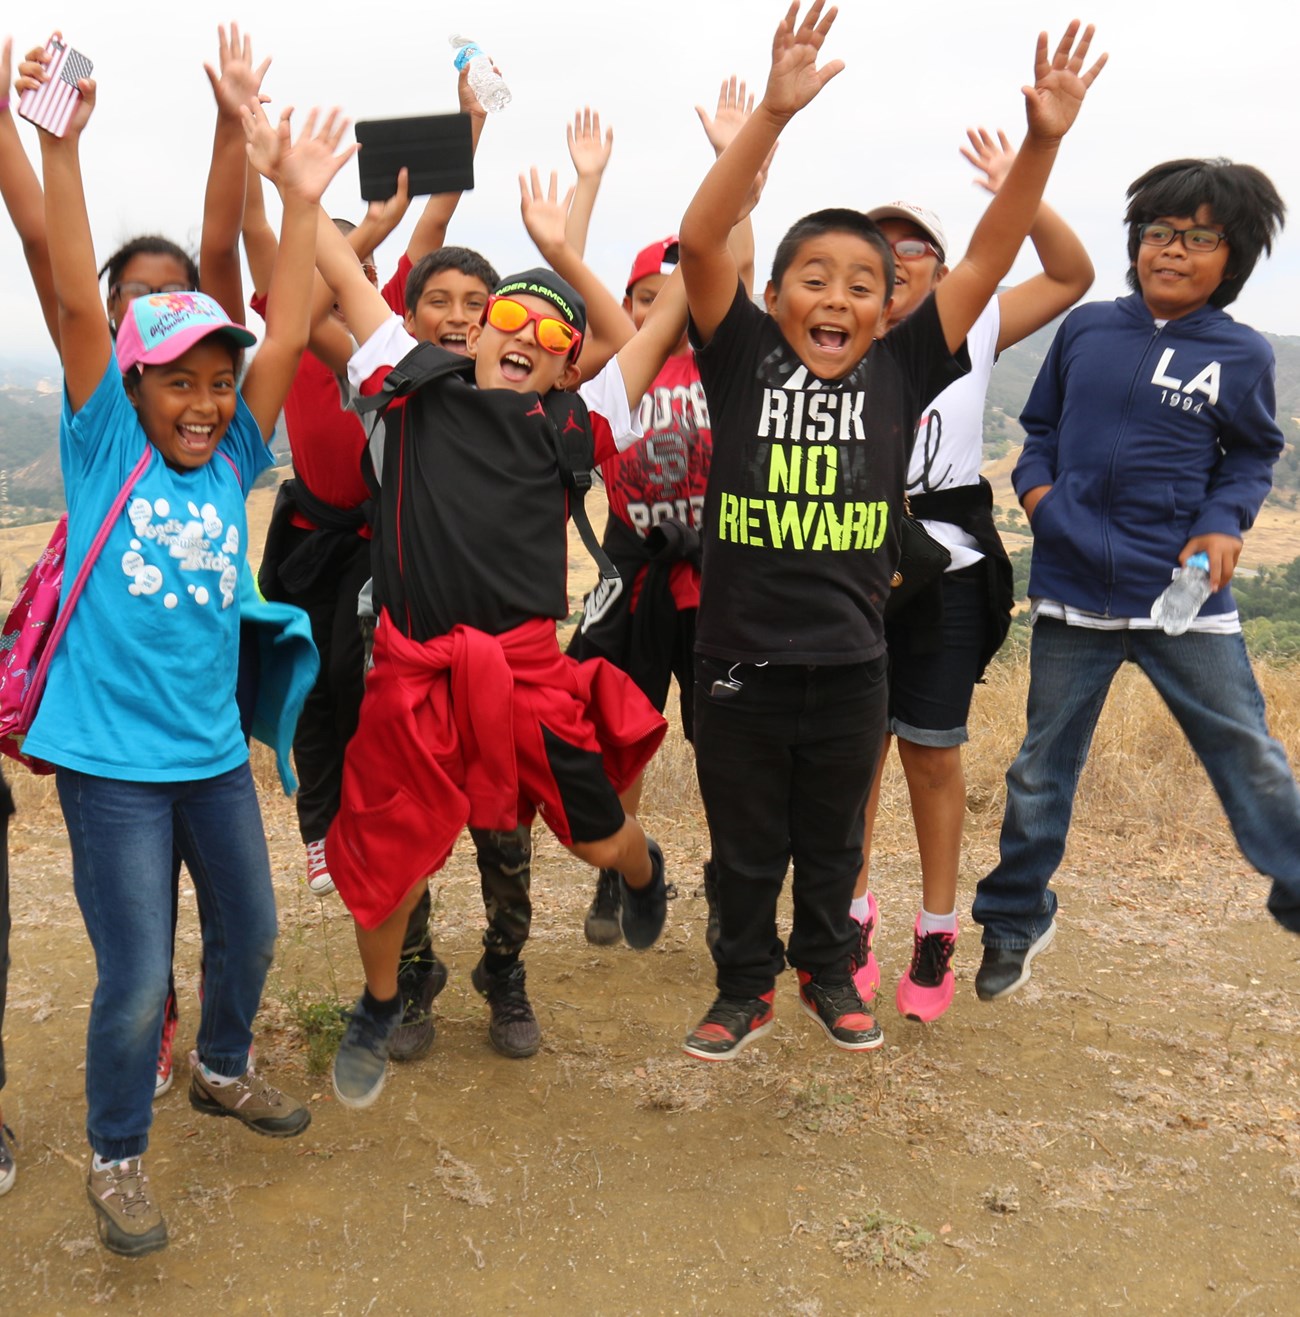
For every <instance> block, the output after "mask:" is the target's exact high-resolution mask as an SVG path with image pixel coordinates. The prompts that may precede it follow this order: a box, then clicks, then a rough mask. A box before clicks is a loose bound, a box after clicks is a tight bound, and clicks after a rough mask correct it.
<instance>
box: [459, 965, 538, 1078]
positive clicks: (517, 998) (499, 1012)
mask: <svg viewBox="0 0 1300 1317" xmlns="http://www.w3.org/2000/svg"><path fill="white" fill-rule="evenodd" d="M469 981H470V982H471V983H472V984H473V985H474V988H475V990H476V991H477V992H479V993H480V994H482V996H484V997H486V998H487V1004H488V1007H489V1009H490V1010H491V1011H492V1020H491V1023H490V1024H489V1025H488V1041H489V1042H491V1044H492V1046H493V1047H495V1048H496V1049H497V1051H498V1052H500V1053H501V1055H502V1056H509V1057H514V1058H515V1059H516V1060H518V1059H520V1058H522V1057H525V1056H532V1055H533V1053H534V1052H536V1051H537V1049H538V1048H539V1047H540V1046H541V1045H542V1029H541V1025H539V1024H538V1023H537V1016H536V1015H534V1014H533V1008H532V1004H531V1003H530V1002H529V1000H528V993H527V992H525V990H524V964H523V961H521V960H517V961H515V963H514V964H513V965H511V967H510V968H509V969H508V970H506V971H505V973H504V974H498V973H493V971H492V970H490V969H488V967H487V957H486V956H480V957H479V962H478V964H477V965H475V966H474V969H473V972H472V973H471V974H470V976H469Z"/></svg>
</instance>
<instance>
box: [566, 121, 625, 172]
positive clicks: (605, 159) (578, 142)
mask: <svg viewBox="0 0 1300 1317" xmlns="http://www.w3.org/2000/svg"><path fill="white" fill-rule="evenodd" d="M564 137H565V140H566V141H567V142H568V144H569V158H570V159H571V160H572V161H573V167H574V169H575V170H577V172H578V177H579V178H599V177H600V176H601V175H602V174H603V173H604V172H605V166H606V165H607V164H609V153H610V151H611V150H613V147H614V130H613V129H612V128H607V129H606V130H605V140H604V141H603V142H602V141H601V138H600V113H599V111H596V110H593V109H592V108H591V106H590V105H586V106H583V108H582V109H581V110H578V111H576V112H575V114H574V116H573V127H571V128H570V127H569V126H568V125H567V124H566V125H565V127H564Z"/></svg>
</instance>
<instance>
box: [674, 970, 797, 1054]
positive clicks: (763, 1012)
mask: <svg viewBox="0 0 1300 1317" xmlns="http://www.w3.org/2000/svg"><path fill="white" fill-rule="evenodd" d="M775 995H776V989H775V988H774V989H773V990H772V991H771V992H765V993H764V994H763V995H762V996H761V997H750V998H748V999H747V1000H742V999H741V998H738V997H723V996H721V995H719V996H718V997H717V999H716V1000H715V1001H714V1003H713V1005H712V1006H710V1007H709V1009H708V1012H707V1014H706V1015H705V1017H704V1019H702V1020H701V1021H700V1022H699V1024H697V1025H696V1026H695V1028H694V1029H692V1030H691V1031H690V1033H688V1034H687V1035H686V1041H685V1042H684V1043H682V1051H683V1052H685V1053H686V1055H687V1056H698V1057H699V1058H700V1060H701V1061H730V1060H731V1058H732V1057H733V1056H738V1055H739V1054H740V1052H741V1051H742V1050H743V1049H744V1048H746V1047H748V1046H749V1044H750V1043H752V1042H753V1041H754V1039H755V1038H761V1037H762V1036H763V1035H764V1034H765V1033H770V1032H771V1029H772V999H773V998H774V997H775Z"/></svg>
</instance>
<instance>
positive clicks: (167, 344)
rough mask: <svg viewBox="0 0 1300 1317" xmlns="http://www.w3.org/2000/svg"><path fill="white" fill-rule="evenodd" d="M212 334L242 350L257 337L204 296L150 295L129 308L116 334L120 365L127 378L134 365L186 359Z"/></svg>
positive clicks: (188, 294)
mask: <svg viewBox="0 0 1300 1317" xmlns="http://www.w3.org/2000/svg"><path fill="white" fill-rule="evenodd" d="M209 334H225V335H226V337H227V338H230V339H233V340H234V341H235V343H237V344H238V345H239V346H240V347H241V348H251V347H252V346H253V345H254V344H255V343H256V342H257V335H256V334H253V333H250V332H249V331H248V330H247V329H245V328H244V327H243V325H237V324H235V322H234V321H233V320H231V318H230V317H229V316H228V315H227V314H226V313H225V312H224V311H223V310H222V309H221V307H220V305H219V304H218V303H217V302H216V301H214V300H213V299H212V298H211V297H208V296H207V295H206V294H205V293H151V294H149V295H148V296H147V297H137V298H135V299H133V300H132V302H131V304H130V306H128V307H127V308H126V315H125V316H124V317H123V318H122V323H121V325H120V326H119V327H118V331H117V364H118V368H119V369H120V370H121V372H122V374H123V375H125V374H126V373H127V371H129V370H130V369H131V368H132V367H133V366H163V365H166V364H167V362H169V361H175V360H176V358H177V357H180V356H184V354H185V353H186V352H188V351H189V350H190V348H192V347H193V346H194V345H195V344H196V343H197V342H199V341H200V340H201V339H205V338H207V336H208V335H209Z"/></svg>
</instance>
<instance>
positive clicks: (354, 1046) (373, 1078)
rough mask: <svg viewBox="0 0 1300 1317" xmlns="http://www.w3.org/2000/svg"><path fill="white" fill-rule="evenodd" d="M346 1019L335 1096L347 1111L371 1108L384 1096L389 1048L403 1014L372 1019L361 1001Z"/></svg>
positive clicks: (336, 1067) (337, 1058)
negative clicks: (346, 1024)
mask: <svg viewBox="0 0 1300 1317" xmlns="http://www.w3.org/2000/svg"><path fill="white" fill-rule="evenodd" d="M344 1016H345V1018H346V1019H347V1022H348V1026H347V1029H346V1030H345V1031H344V1034H343V1041H342V1042H341V1043H340V1044H339V1050H338V1051H337V1052H336V1053H335V1056H334V1096H335V1097H336V1098H338V1100H339V1101H340V1102H341V1103H343V1105H344V1106H345V1107H358V1108H359V1107H368V1106H370V1105H371V1104H372V1103H373V1102H374V1101H375V1099H376V1098H378V1096H379V1095H380V1093H381V1092H383V1088H384V1075H385V1072H386V1071H387V1069H388V1045H389V1041H390V1040H391V1039H392V1036H393V1034H394V1033H395V1032H396V1031H397V1028H398V1026H399V1025H400V1024H401V1022H402V1014H401V1012H400V1011H394V1012H393V1013H392V1015H389V1016H385V1017H383V1018H378V1017H376V1016H373V1015H371V1014H370V1013H369V1012H368V1011H367V1010H366V1006H365V998H364V997H362V998H361V999H360V1000H359V1001H358V1002H357V1004H356V1005H355V1006H354V1007H353V1008H352V1009H351V1010H350V1011H345V1012H344Z"/></svg>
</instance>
